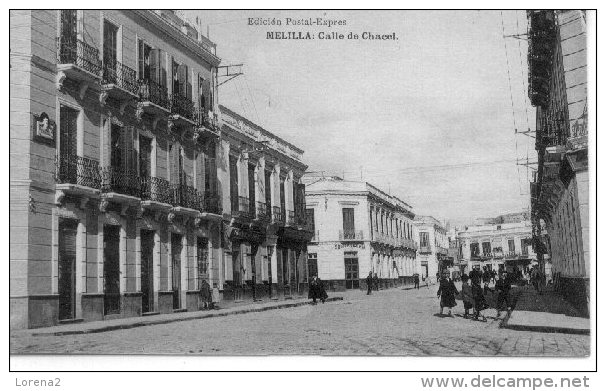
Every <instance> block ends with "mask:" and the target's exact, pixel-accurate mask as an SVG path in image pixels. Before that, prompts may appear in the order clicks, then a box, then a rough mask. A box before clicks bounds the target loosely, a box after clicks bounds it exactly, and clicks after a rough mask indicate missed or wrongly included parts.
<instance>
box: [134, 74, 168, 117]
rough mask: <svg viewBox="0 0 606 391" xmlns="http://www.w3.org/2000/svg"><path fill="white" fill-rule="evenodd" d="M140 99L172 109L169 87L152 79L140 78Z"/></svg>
mask: <svg viewBox="0 0 606 391" xmlns="http://www.w3.org/2000/svg"><path fill="white" fill-rule="evenodd" d="M139 100H140V101H141V102H151V103H153V104H155V105H157V106H160V107H163V108H165V109H168V110H170V103H171V100H170V98H169V95H168V88H166V87H164V86H162V85H160V84H158V83H156V82H155V81H152V80H148V79H143V80H139Z"/></svg>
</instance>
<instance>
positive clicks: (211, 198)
mask: <svg viewBox="0 0 606 391" xmlns="http://www.w3.org/2000/svg"><path fill="white" fill-rule="evenodd" d="M204 211H205V212H208V213H214V214H221V213H222V208H221V201H220V198H219V196H218V195H217V194H214V193H211V192H209V191H207V192H205V193H204Z"/></svg>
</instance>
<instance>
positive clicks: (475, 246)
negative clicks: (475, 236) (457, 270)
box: [469, 243, 480, 257]
mask: <svg viewBox="0 0 606 391" xmlns="http://www.w3.org/2000/svg"><path fill="white" fill-rule="evenodd" d="M469 248H470V251H471V256H472V257H477V256H479V255H480V244H479V243H471V244H470V246H469Z"/></svg>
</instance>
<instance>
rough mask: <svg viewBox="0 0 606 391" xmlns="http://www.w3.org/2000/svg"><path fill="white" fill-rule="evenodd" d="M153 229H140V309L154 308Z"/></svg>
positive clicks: (145, 310) (148, 309) (146, 310)
mask: <svg viewBox="0 0 606 391" xmlns="http://www.w3.org/2000/svg"><path fill="white" fill-rule="evenodd" d="M154 235H155V232H154V231H148V230H141V292H142V293H143V296H142V297H141V311H142V312H143V313H145V312H151V311H153V310H154Z"/></svg>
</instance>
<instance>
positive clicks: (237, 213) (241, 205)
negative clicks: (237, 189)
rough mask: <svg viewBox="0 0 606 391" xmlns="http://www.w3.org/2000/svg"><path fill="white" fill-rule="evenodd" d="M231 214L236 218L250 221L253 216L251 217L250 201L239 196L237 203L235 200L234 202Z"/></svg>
mask: <svg viewBox="0 0 606 391" xmlns="http://www.w3.org/2000/svg"><path fill="white" fill-rule="evenodd" d="M233 207H237V208H233ZM231 214H232V216H234V217H240V218H244V219H250V218H251V217H252V216H251V212H250V201H249V200H248V197H242V196H238V202H237V203H236V202H235V200H232V211H231Z"/></svg>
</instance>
